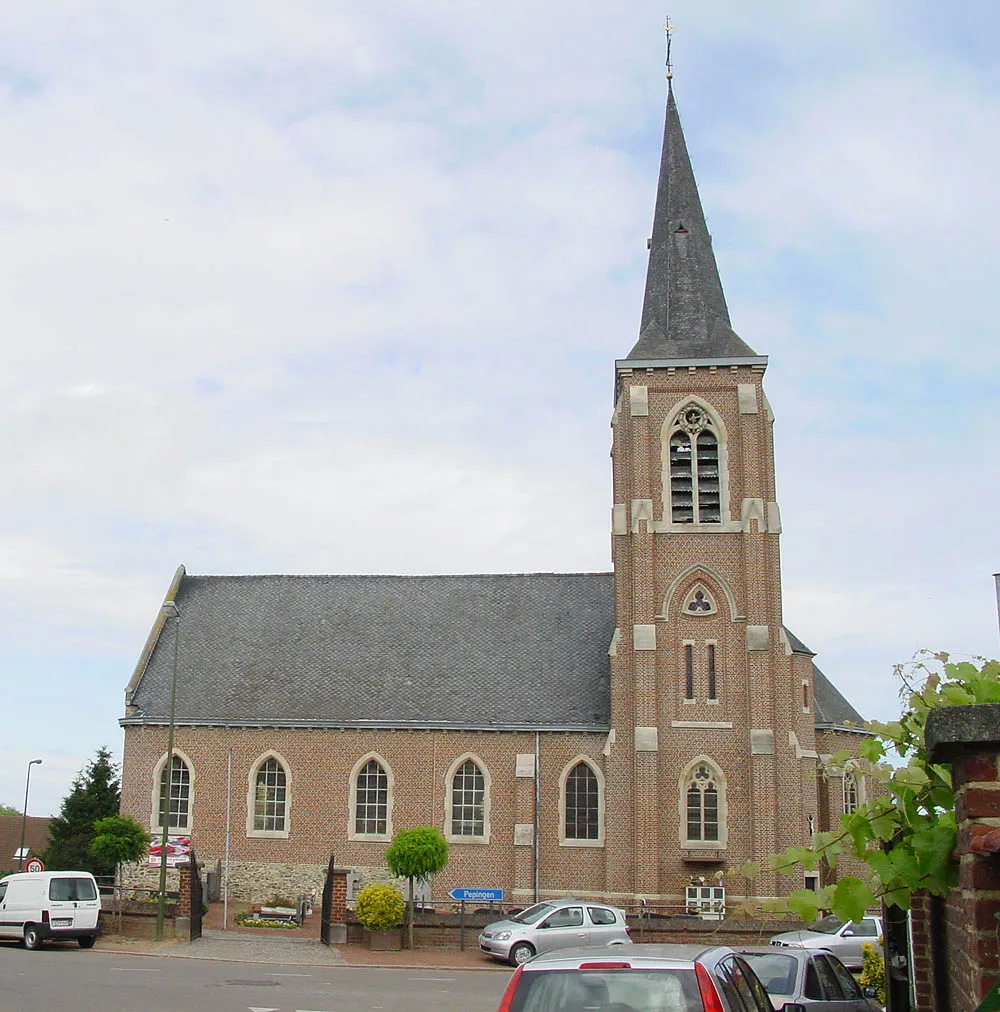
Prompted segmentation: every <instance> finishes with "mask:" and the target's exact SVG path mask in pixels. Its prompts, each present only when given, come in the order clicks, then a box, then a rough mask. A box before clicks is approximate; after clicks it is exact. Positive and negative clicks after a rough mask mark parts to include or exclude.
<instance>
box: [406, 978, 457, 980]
mask: <svg viewBox="0 0 1000 1012" xmlns="http://www.w3.org/2000/svg"><path fill="white" fill-rule="evenodd" d="M410 980H455V978H454V977H411V978H410Z"/></svg>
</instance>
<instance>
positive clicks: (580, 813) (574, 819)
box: [563, 762, 601, 840]
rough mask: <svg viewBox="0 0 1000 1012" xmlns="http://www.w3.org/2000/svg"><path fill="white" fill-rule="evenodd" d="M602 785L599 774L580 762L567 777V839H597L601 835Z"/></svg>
mask: <svg viewBox="0 0 1000 1012" xmlns="http://www.w3.org/2000/svg"><path fill="white" fill-rule="evenodd" d="M600 800H601V799H600V787H599V785H598V782H597V774H596V773H595V772H594V771H593V770H592V769H591V768H590V766H589V765H588V764H587V763H585V762H578V763H577V764H576V765H575V766H574V767H573V768H572V769H571V770H570V771H569V775H568V776H567V777H566V786H565V789H564V796H563V804H564V806H565V813H566V832H565V837H566V839H567V840H597V839H599V838H600V835H601V818H600V815H601V813H600Z"/></svg>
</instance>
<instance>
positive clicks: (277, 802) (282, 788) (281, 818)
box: [253, 759, 288, 833]
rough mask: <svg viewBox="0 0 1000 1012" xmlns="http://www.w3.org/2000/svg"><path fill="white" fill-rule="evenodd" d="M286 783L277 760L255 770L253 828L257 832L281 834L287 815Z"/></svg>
mask: <svg viewBox="0 0 1000 1012" xmlns="http://www.w3.org/2000/svg"><path fill="white" fill-rule="evenodd" d="M287 805H288V781H287V777H286V776H285V769H284V767H283V766H282V765H281V763H280V762H278V760H277V759H268V760H267V761H266V762H263V763H261V765H260V766H259V767H258V768H257V776H256V778H255V780H254V792H253V828H254V829H255V830H256V831H257V832H265V833H283V832H284V831H285V824H286V819H287V815H288V810H287Z"/></svg>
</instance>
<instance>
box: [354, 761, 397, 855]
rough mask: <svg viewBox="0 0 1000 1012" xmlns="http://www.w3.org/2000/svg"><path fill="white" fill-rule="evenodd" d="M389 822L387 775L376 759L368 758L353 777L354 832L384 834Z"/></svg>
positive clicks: (365, 834)
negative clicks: (354, 777)
mask: <svg viewBox="0 0 1000 1012" xmlns="http://www.w3.org/2000/svg"><path fill="white" fill-rule="evenodd" d="M388 822H389V777H388V775H387V774H386V772H385V769H384V768H383V767H382V764H381V763H380V762H378V760H377V759H369V760H368V762H366V763H365V764H364V766H362V767H361V769H360V770H359V771H358V773H357V777H356V779H355V792H354V832H355V833H357V834H358V835H359V836H384V835H385V834H386V832H387V828H386V827H387V825H388Z"/></svg>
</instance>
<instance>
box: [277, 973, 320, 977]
mask: <svg viewBox="0 0 1000 1012" xmlns="http://www.w3.org/2000/svg"><path fill="white" fill-rule="evenodd" d="M268 976H269V977H311V976H312V974H311V973H270V974H268Z"/></svg>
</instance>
